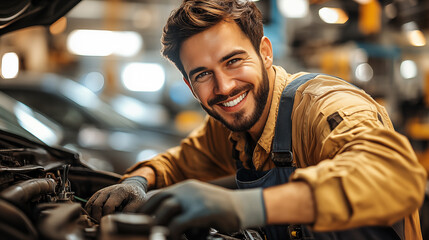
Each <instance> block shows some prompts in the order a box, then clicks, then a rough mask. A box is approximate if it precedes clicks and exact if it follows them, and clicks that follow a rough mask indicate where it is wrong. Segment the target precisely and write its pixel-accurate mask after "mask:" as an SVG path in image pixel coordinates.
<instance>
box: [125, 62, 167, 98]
mask: <svg viewBox="0 0 429 240" xmlns="http://www.w3.org/2000/svg"><path fill="white" fill-rule="evenodd" d="M121 77H122V83H123V84H124V86H125V87H126V88H127V89H128V90H130V91H142V92H156V91H159V90H160V89H161V88H162V87H163V86H164V83H165V72H164V68H163V67H162V66H161V65H159V64H154V63H130V64H128V65H126V66H125V68H124V70H123V71H122V74H121Z"/></svg>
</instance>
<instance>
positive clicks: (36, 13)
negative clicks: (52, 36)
mask: <svg viewBox="0 0 429 240" xmlns="http://www.w3.org/2000/svg"><path fill="white" fill-rule="evenodd" d="M80 1H81V0H13V1H11V0H0V35H3V34H5V33H8V32H11V31H15V30H18V29H21V28H25V27H30V26H36V25H44V26H49V25H51V24H52V23H54V22H55V21H56V20H58V19H59V18H61V17H62V16H64V15H65V14H66V13H67V12H68V11H69V10H70V9H72V8H73V7H74V6H76V4H78V3H79V2H80Z"/></svg>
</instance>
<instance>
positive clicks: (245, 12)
mask: <svg viewBox="0 0 429 240" xmlns="http://www.w3.org/2000/svg"><path fill="white" fill-rule="evenodd" d="M222 20H233V21H235V23H237V25H238V26H239V27H240V29H241V30H242V31H243V33H244V34H245V35H246V36H247V37H248V38H249V39H250V41H251V42H252V45H253V47H254V48H255V50H256V51H257V52H259V45H260V43H261V39H262V37H263V35H264V30H263V24H262V14H261V12H260V11H259V9H258V8H257V7H256V5H255V3H253V2H252V1H250V0H184V1H183V2H182V4H181V5H180V7H179V8H177V9H176V10H174V11H173V12H172V13H171V14H170V17H169V18H168V20H167V23H166V25H165V26H164V30H163V34H162V38H161V43H162V50H161V53H162V55H163V56H164V57H166V58H167V59H169V60H170V61H171V62H173V63H174V64H175V65H176V67H177V68H178V69H179V70H180V72H181V73H182V74H183V76H184V77H185V78H186V79H188V76H187V74H186V72H185V69H184V68H183V64H182V62H181V61H180V47H181V45H182V43H183V42H184V41H185V40H186V39H188V38H189V37H192V36H193V35H195V34H198V33H200V32H203V31H204V30H207V29H208V28H210V27H212V26H214V25H216V24H217V23H219V22H221V21H222Z"/></svg>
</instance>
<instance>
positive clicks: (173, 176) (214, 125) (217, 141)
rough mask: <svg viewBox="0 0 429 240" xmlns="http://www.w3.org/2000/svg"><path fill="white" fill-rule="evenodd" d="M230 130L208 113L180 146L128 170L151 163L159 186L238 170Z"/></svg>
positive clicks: (209, 178) (227, 173) (157, 186)
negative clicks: (199, 125)
mask: <svg viewBox="0 0 429 240" xmlns="http://www.w3.org/2000/svg"><path fill="white" fill-rule="evenodd" d="M228 136H229V132H228V130H227V129H226V128H225V127H223V126H222V125H221V124H220V123H218V122H217V121H216V120H214V119H212V118H211V117H207V118H206V120H205V122H204V123H203V125H202V126H201V127H200V128H198V129H195V130H194V131H193V132H192V133H191V134H190V135H189V136H188V137H187V138H185V139H183V140H182V141H181V144H180V146H177V147H174V148H171V149H169V150H167V151H166V152H165V153H162V154H159V155H157V156H155V157H154V158H152V159H150V160H148V161H144V162H139V163H137V164H135V165H134V166H132V167H131V168H129V169H128V170H127V171H126V174H125V175H124V177H126V176H127V173H130V172H132V171H134V170H136V169H138V168H141V167H144V166H147V167H151V168H152V169H153V170H154V171H155V174H156V183H155V185H156V188H161V187H165V186H169V185H171V184H174V183H177V182H180V181H183V180H185V179H198V180H201V181H210V180H213V179H216V178H219V177H222V176H226V175H230V174H233V173H235V162H234V160H233V159H232V144H231V142H230V141H229V140H228Z"/></svg>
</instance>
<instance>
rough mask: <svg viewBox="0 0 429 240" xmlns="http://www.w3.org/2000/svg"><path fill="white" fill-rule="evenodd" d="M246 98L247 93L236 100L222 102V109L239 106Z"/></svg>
mask: <svg viewBox="0 0 429 240" xmlns="http://www.w3.org/2000/svg"><path fill="white" fill-rule="evenodd" d="M246 96H247V92H245V93H243V94H242V95H241V96H239V97H238V98H236V99H234V100H232V101H229V102H224V103H221V104H222V106H224V107H234V106H235V105H237V104H239V103H240V102H241V101H242V100H243V99H244V98H245V97H246Z"/></svg>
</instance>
